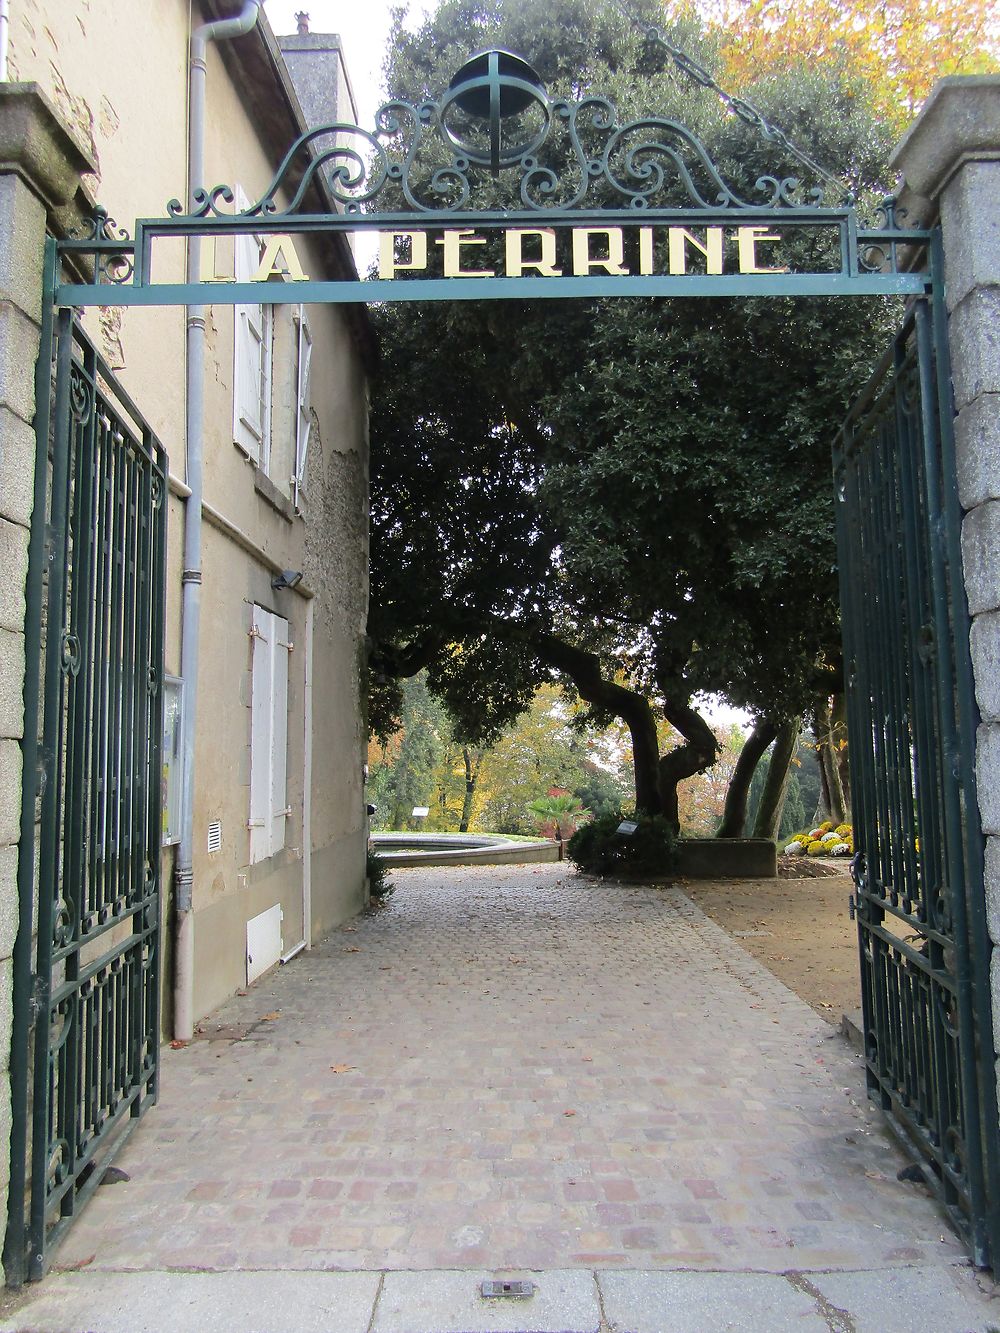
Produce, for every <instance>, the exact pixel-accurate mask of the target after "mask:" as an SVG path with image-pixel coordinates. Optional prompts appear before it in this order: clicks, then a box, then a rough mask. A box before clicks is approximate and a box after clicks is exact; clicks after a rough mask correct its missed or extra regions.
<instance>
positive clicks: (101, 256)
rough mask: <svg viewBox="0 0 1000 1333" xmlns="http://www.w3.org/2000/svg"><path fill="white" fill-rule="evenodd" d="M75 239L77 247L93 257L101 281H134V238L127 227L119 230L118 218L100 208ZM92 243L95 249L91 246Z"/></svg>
mask: <svg viewBox="0 0 1000 1333" xmlns="http://www.w3.org/2000/svg"><path fill="white" fill-rule="evenodd" d="M71 240H73V241H74V242H77V243H78V244H77V245H76V247H75V248H77V249H79V250H82V251H83V252H84V253H87V252H88V251H89V253H90V254H92V255H93V259H94V268H95V270H96V272H95V278H96V280H97V281H98V282H107V283H113V284H115V285H120V284H121V283H123V282H130V281H131V279H132V274H133V272H134V271H135V261H134V258H133V247H132V238H131V236H130V235H129V233H128V231H127V230H126V228H124V227H119V225H118V223H117V222H116V221H115V219H114V218H113V217H109V215H108V210H107V209H106V208H103V207H101V206H100V205H97V207H95V209H94V211H93V213H92V214H91V216H90V217H89V218H87V219H86V220H85V221H84V222H83V223H82V224H81V225H80V226H79V227H78V228H77V229H76V231H75V232H73V233H72V236H71ZM81 242H82V244H79V243H81ZM88 242H91V243H92V246H88V244H87V243H88ZM117 247H120V248H117Z"/></svg>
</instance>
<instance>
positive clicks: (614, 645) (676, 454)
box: [370, 0, 895, 809]
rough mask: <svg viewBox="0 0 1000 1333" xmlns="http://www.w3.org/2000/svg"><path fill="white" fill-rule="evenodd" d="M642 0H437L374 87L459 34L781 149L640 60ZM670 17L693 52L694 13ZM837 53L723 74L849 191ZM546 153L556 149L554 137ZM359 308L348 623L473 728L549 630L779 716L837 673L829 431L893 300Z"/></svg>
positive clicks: (430, 64) (750, 172) (860, 110)
mask: <svg viewBox="0 0 1000 1333" xmlns="http://www.w3.org/2000/svg"><path fill="white" fill-rule="evenodd" d="M663 19H664V15H663V10H662V8H661V7H660V6H659V5H658V4H656V3H654V2H653V0H632V2H631V3H627V4H624V5H621V4H612V3H610V2H609V0H607V2H606V0H592V2H590V3H584V0H556V3H550V2H549V0H545V2H544V3H543V2H542V0H507V2H506V3H500V2H499V0H494V2H493V3H487V4H471V3H463V2H462V0H446V2H445V3H443V4H441V5H440V6H439V8H438V10H437V11H436V12H435V13H434V14H433V15H431V16H430V17H429V18H428V19H427V20H426V22H425V23H424V24H423V25H422V27H421V28H420V29H419V31H418V32H416V33H405V32H404V31H402V29H401V28H400V29H399V30H398V31H397V32H396V34H395V40H394V45H393V47H392V50H391V53H390V55H389V58H388V60H387V66H386V74H387V80H388V87H389V91H390V92H391V93H392V94H393V95H394V96H401V97H404V98H405V99H406V100H408V101H410V102H414V103H416V102H419V101H420V100H421V99H422V98H424V97H437V96H439V95H440V94H441V92H442V90H443V89H444V88H445V87H446V86H447V84H448V81H449V79H450V77H451V75H452V74H453V73H454V71H455V69H456V68H457V67H458V66H459V65H460V64H461V63H462V62H463V61H464V60H465V58H466V57H467V56H468V55H469V54H470V53H471V52H472V51H473V50H477V49H482V48H484V47H487V46H490V45H494V44H498V45H501V46H505V47H508V48H511V49H513V50H516V51H518V52H520V53H521V54H523V55H524V56H525V57H526V58H527V59H528V60H529V61H531V62H532V63H533V64H534V65H535V66H536V68H537V69H538V70H539V73H540V74H541V75H542V77H543V79H544V80H545V82H546V84H547V86H548V87H549V89H550V91H558V92H562V93H565V94H566V95H568V96H579V95H580V94H581V93H584V92H595V93H602V94H607V95H608V96H609V97H610V98H611V99H612V101H614V102H615V103H616V105H617V107H618V110H619V113H620V115H621V116H622V117H624V118H628V117H631V116H634V115H639V114H642V113H644V112H655V113H657V114H661V115H665V116H667V117H672V118H674V119H676V120H679V121H681V122H683V123H685V124H687V125H688V126H689V127H690V128H691V129H692V130H693V131H694V132H695V133H697V134H698V135H700V136H701V137H702V139H703V140H704V142H705V143H706V145H707V147H708V149H709V151H710V153H711V154H712V156H713V157H714V158H715V160H716V161H717V163H718V164H719V167H720V170H721V171H722V174H723V175H724V176H726V177H727V178H728V179H729V180H730V181H731V182H732V184H733V185H734V187H735V188H737V189H740V190H741V191H742V192H743V193H745V194H752V192H753V188H754V182H755V180H756V178H757V177H758V176H762V175H766V174H771V173H773V172H775V171H779V172H784V171H787V170H790V169H792V167H793V164H792V163H790V162H788V161H785V160H782V159H781V154H780V152H778V153H777V156H776V149H775V146H774V145H773V144H768V143H765V142H763V141H762V140H761V139H760V138H759V137H757V136H755V135H754V133H753V132H752V131H751V130H749V129H748V127H747V126H746V125H745V124H744V123H743V122H742V121H740V119H739V118H738V117H734V116H731V115H727V114H725V113H724V112H723V110H722V109H721V107H720V105H719V103H718V101H717V100H716V99H715V98H714V97H713V95H712V94H711V93H709V92H706V91H704V90H701V89H697V88H695V87H694V86H692V85H690V84H689V83H686V82H684V81H682V80H680V79H678V78H677V77H675V76H674V75H672V74H671V73H670V72H669V71H667V70H666V69H664V68H663V67H662V65H661V64H657V62H656V61H655V60H654V61H651V60H650V56H649V53H648V51H647V50H646V49H645V48H644V46H643V42H642V34H643V32H644V30H645V27H646V26H648V24H649V23H650V22H653V23H662V22H663ZM671 35H672V37H673V38H674V39H675V40H676V41H678V42H679V44H680V45H682V46H684V47H685V49H687V50H689V51H690V53H691V54H692V55H693V56H694V57H695V58H696V59H698V60H701V61H704V62H705V63H706V64H708V66H709V67H711V66H712V62H713V43H712V41H711V39H710V38H709V37H708V36H707V35H706V34H704V33H702V32H700V31H699V30H698V27H697V24H696V22H695V21H694V20H693V19H692V20H690V21H688V22H687V23H686V24H685V25H684V26H683V28H682V29H681V30H676V31H672V33H671ZM842 75H843V71H838V70H837V69H835V68H826V67H824V68H823V69H820V68H801V67H797V68H790V69H789V70H788V71H787V72H786V73H783V74H782V75H781V76H780V77H772V78H769V79H768V80H766V81H764V82H762V83H760V84H758V85H757V86H755V87H753V88H749V89H739V90H735V91H739V92H743V93H746V94H747V95H749V96H750V97H751V98H752V99H756V100H757V101H758V102H759V104H760V106H761V108H762V110H764V111H765V112H766V113H767V114H769V115H771V116H773V117H774V119H775V120H776V121H777V122H778V123H779V124H781V125H783V126H784V127H786V128H787V129H788V131H789V132H790V133H791V134H792V135H793V137H794V138H795V139H796V140H797V141H798V142H799V143H800V144H801V145H802V147H803V148H805V150H806V151H808V152H810V153H812V154H813V155H814V156H816V157H817V159H818V160H820V161H822V162H825V163H827V164H828V165H830V166H832V167H833V168H834V169H835V170H839V171H840V172H841V173H842V174H843V175H845V176H846V177H848V178H849V179H850V182H851V184H852V185H853V186H854V187H855V189H856V190H857V191H858V192H859V193H860V194H861V195H871V194H873V193H879V192H880V191H881V182H882V181H884V180H885V179H887V177H886V168H885V162H886V156H887V149H888V134H887V132H886V128H885V126H883V125H881V124H880V123H878V121H877V120H876V119H875V118H874V117H873V115H872V113H871V111H870V109H869V104H868V101H867V99H866V98H864V97H862V96H860V95H859V90H858V88H857V87H856V86H854V85H853V84H851V83H850V82H847V81H845V80H844V78H843V77H842ZM544 153H545V155H546V158H545V160H546V161H547V162H549V163H550V164H552V165H554V166H556V167H558V166H559V165H560V163H561V162H562V161H564V160H565V144H562V145H561V144H560V141H559V139H558V135H557V136H556V137H555V138H554V139H553V141H552V142H551V143H550V144H547V145H546V147H545V150H544ZM560 154H562V155H563V157H562V158H561V157H560ZM510 189H511V182H510V180H509V179H507V178H506V177H503V176H502V177H501V179H500V180H499V181H493V180H492V179H491V178H490V177H489V176H488V175H486V174H485V173H483V174H482V175H480V176H479V177H478V178H477V185H476V192H475V194H474V197H473V200H472V206H474V207H491V208H498V207H505V206H507V205H508V204H510V203H511V202H513V201H512V199H511V198H510V197H509V194H510ZM593 202H595V203H597V202H601V200H599V199H597V200H594V201H593ZM806 243H807V242H806V241H805V240H803V244H806ZM810 243H811V242H810ZM373 317H374V319H375V320H376V323H377V324H378V326H379V330H380V334H381V338H382V346H383V353H384V360H383V368H382V373H381V375H380V377H379V380H378V382H377V384H376V385H375V393H374V402H373V413H372V423H371V439H372V581H371V590H372V616H371V626H370V633H371V637H372V640H373V643H374V645H375V657H376V659H380V660H381V664H382V667H383V674H386V675H388V676H392V675H394V674H398V673H399V672H400V671H403V670H404V669H410V667H412V666H413V663H414V662H416V664H417V666H427V667H428V672H429V676H428V679H429V683H430V687H431V689H432V690H433V692H434V693H435V694H436V695H437V696H438V697H439V698H441V699H443V700H444V701H445V703H446V704H447V706H448V708H449V709H450V710H451V711H452V712H453V713H454V714H455V715H456V716H457V717H458V718H459V719H460V723H461V730H462V733H463V735H468V736H469V737H470V739H473V740H483V739H486V740H488V739H489V738H490V737H491V736H495V735H496V734H497V731H498V729H500V728H502V727H503V726H504V725H505V724H506V723H507V722H509V721H510V719H511V718H513V717H514V716H515V715H516V714H517V713H518V711H520V710H521V709H523V708H524V707H525V704H526V702H527V700H528V699H529V698H530V695H531V690H532V688H533V687H534V685H536V684H537V683H538V682H540V681H543V680H551V679H558V680H559V681H560V682H562V681H565V679H566V677H567V675H569V674H571V673H568V672H567V671H566V669H565V668H564V667H561V666H555V667H554V666H553V661H554V659H553V658H552V656H551V654H550V655H549V656H548V657H546V656H544V655H543V653H542V652H541V645H542V642H543V636H546V635H551V636H557V637H559V638H560V639H561V640H563V641H565V642H567V643H569V644H571V645H573V647H574V648H577V649H581V650H584V651H586V652H587V653H592V654H596V655H597V658H598V659H599V665H600V668H601V670H602V671H603V673H604V676H605V678H607V679H611V678H614V679H616V680H618V681H619V682H621V684H622V685H624V686H625V687H627V688H628V689H630V690H633V691H638V692H641V693H642V694H643V695H644V696H645V697H647V698H648V699H650V700H651V701H652V702H653V704H654V706H655V705H658V704H661V703H662V701H663V700H664V699H665V698H668V697H669V698H670V699H671V700H672V701H673V702H674V703H675V704H680V705H684V704H686V703H687V701H688V700H689V699H690V698H691V697H692V695H694V694H695V693H697V692H699V691H703V692H716V693H719V694H722V695H724V696H725V697H727V698H728V699H729V700H730V701H731V702H733V703H735V704H738V705H741V706H744V707H747V708H748V709H750V710H751V711H753V712H755V713H758V714H765V715H767V716H769V717H772V718H774V719H775V720H776V721H780V720H781V719H782V718H783V717H786V716H794V715H796V714H797V713H801V712H803V711H805V710H806V708H807V707H808V706H809V705H810V704H811V702H812V701H813V699H814V697H815V693H816V689H817V668H818V667H824V668H828V669H829V670H830V674H831V675H834V676H835V675H836V671H837V668H838V658H839V626H838V621H837V616H836V612H835V610H832V609H831V608H835V606H836V602H837V594H836V568H835V549H834V537H833V488H832V484H831V478H830V441H831V439H832V437H833V434H834V432H835V430H836V428H837V426H838V424H839V422H840V421H841V419H842V417H843V415H844V412H845V410H846V408H847V406H848V405H849V403H850V400H851V398H852V397H853V396H854V395H855V394H856V392H857V391H858V389H859V388H860V387H861V385H862V384H863V382H864V380H865V378H866V376H867V373H868V368H869V367H870V366H871V365H872V364H873V363H874V362H875V361H876V360H877V357H878V354H879V350H880V348H881V346H882V344H883V342H884V337H885V332H886V328H887V326H888V323H889V322H890V321H891V320H892V319H893V318H895V309H894V307H893V306H892V304H891V303H888V302H879V301H858V300H854V301H847V300H818V299H813V300H807V301H796V302H792V301H788V300H782V299H775V298H771V299H767V300H763V299H755V300H711V299H698V300H690V299H677V300H670V301H665V300H647V299H629V300H619V301H604V302H600V301H584V300H577V301H566V302H563V301H555V300H546V301H537V302H514V301H506V302H483V303H480V302H475V301H462V302H456V303H454V304H446V303H442V304H439V305H434V304H432V305H419V306H418V305H412V306H408V305H402V304H400V305H396V306H392V305H389V306H386V307H383V308H381V309H376V310H375V311H374V316H373ZM456 645H460V650H456ZM401 664H402V665H401ZM413 669H416V668H415V667H413ZM833 687H834V684H833V683H832V684H831V688H833ZM585 697H590V696H585ZM674 713H675V714H676V709H675V710H674ZM618 715H620V714H618ZM668 716H670V714H669V713H668ZM684 734H685V735H686V736H687V735H688V733H687V732H685V733H684ZM649 808H655V802H652V803H650V805H649ZM663 808H664V809H667V808H668V805H667V803H666V801H665V800H664V806H663Z"/></svg>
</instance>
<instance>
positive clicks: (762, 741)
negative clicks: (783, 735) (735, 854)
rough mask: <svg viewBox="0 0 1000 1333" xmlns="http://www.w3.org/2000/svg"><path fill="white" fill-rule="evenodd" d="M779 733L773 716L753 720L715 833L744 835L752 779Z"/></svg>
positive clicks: (736, 836)
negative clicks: (761, 759) (720, 821)
mask: <svg viewBox="0 0 1000 1333" xmlns="http://www.w3.org/2000/svg"><path fill="white" fill-rule="evenodd" d="M777 734H778V728H777V727H776V726H775V725H774V723H773V722H772V721H771V720H770V718H766V717H762V718H759V719H758V720H757V721H756V722H755V723H754V729H753V731H752V732H751V733H750V735H749V736H748V737H747V738H746V741H745V742H744V745H743V749H742V750H741V751H740V757H739V758H738V759H737V761H736V767H735V768H734V769H733V776H732V777H731V778H730V779H729V787H728V789H727V791H726V804H725V806H724V807H723V810H722V823H721V824H720V825H719V831H718V833H717V834H716V837H719V838H742V837H744V835H745V833H746V826H747V802H748V801H749V799H750V783H751V782H752V781H753V775H754V773H756V771H757V765H758V764H759V763H760V758H761V755H762V754H763V753H764V751H765V750H766V749H767V747H768V746H769V745H770V744H771V742H772V741H773V740H774V738H775V736H777Z"/></svg>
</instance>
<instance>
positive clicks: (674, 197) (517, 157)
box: [167, 29, 852, 221]
mask: <svg viewBox="0 0 1000 1333" xmlns="http://www.w3.org/2000/svg"><path fill="white" fill-rule="evenodd" d="M647 41H648V42H649V43H650V44H651V45H652V46H655V47H656V48H658V49H660V50H663V51H665V52H666V53H667V54H668V55H669V56H670V58H671V60H672V62H673V64H674V66H675V68H676V69H677V70H678V71H680V72H681V73H682V74H684V75H685V76H686V77H688V78H689V79H691V80H693V81H694V82H695V83H696V84H698V85H700V86H702V87H704V88H709V89H711V90H713V91H714V92H715V93H716V95H717V96H718V97H719V98H720V99H721V100H722V102H723V103H724V105H725V106H726V108H727V109H728V110H729V111H730V112H731V113H732V114H733V115H734V116H736V117H737V118H738V119H739V120H741V121H742V122H743V123H744V124H746V125H748V126H749V127H751V128H752V129H754V130H756V131H757V133H758V134H759V136H760V137H761V138H762V139H763V140H764V141H765V142H767V143H768V144H772V145H774V146H776V147H777V148H779V149H780V150H782V152H784V153H786V154H787V155H789V156H790V157H791V158H793V159H794V160H795V161H796V162H797V163H799V165H800V166H801V167H803V168H804V169H805V171H806V172H807V173H808V174H809V176H810V177H811V178H812V179H813V180H815V181H816V182H817V183H816V184H815V185H813V186H812V187H807V186H806V185H805V184H804V183H803V181H802V180H801V179H800V178H799V177H798V176H791V175H788V176H786V175H780V174H777V173H775V174H774V175H762V176H759V177H758V178H757V179H756V180H755V182H754V184H753V187H752V189H750V190H748V191H746V192H745V193H740V192H739V191H738V190H737V189H735V188H734V187H733V186H732V185H731V184H730V183H729V182H727V181H726V180H725V179H724V177H723V175H722V173H721V172H720V170H719V168H718V166H717V165H716V164H715V163H714V162H713V161H712V158H711V156H710V154H709V153H708V150H707V149H706V148H705V146H704V144H703V143H702V142H701V140H700V139H699V138H698V137H697V136H696V135H695V134H693V133H692V131H691V130H689V129H688V128H687V127H686V126H684V125H681V124H679V123H678V122H676V121H673V120H669V119H666V118H663V117H658V116H644V117H641V118H639V119H637V120H631V121H625V122H622V121H621V120H620V119H619V116H618V112H617V110H616V108H615V107H614V106H613V104H612V103H611V102H610V101H608V100H607V98H604V97H597V96H586V97H583V98H581V99H579V100H578V101H575V102H570V101H568V100H566V99H564V98H552V97H550V95H549V94H548V92H547V91H546V89H545V87H544V85H543V84H542V82H541V80H540V79H539V78H538V76H537V75H536V74H535V72H534V71H533V70H532V69H531V67H530V65H528V64H527V63H526V62H525V61H523V60H521V58H520V57H518V56H515V55H513V54H512V53H511V52H506V51H485V52H481V53H480V54H479V55H477V56H474V57H473V58H472V59H471V60H469V61H468V62H467V63H466V65H464V66H463V68H462V69H461V70H460V71H459V72H458V74H456V76H455V78H454V79H453V80H452V83H451V85H450V87H449V88H448V90H447V91H446V92H445V94H444V95H443V96H442V97H441V98H440V99H438V101H436V102H423V103H420V104H419V105H412V104H410V103H408V102H404V101H390V102H386V103H385V104H384V105H383V106H382V107H380V108H379V110H378V112H377V113H376V116H375V126H374V129H372V130H366V129H362V128H361V127H360V126H358V125H351V124H347V123H342V122H334V123H331V124H328V125H321V126H316V127H315V128H313V129H310V130H309V131H308V132H307V133H305V134H303V135H301V136H300V137H299V138H298V139H297V140H296V141H295V143H294V144H293V145H292V146H291V148H290V149H289V151H288V152H287V153H286V154H285V157H284V159H283V161H282V162H281V164H280V166H279V167H278V170H277V171H276V173H275V175H274V178H273V180H272V181H271V183H270V185H269V186H268V188H267V189H266V190H265V192H264V194H263V195H261V197H260V198H259V199H258V200H257V201H256V202H255V203H253V204H251V205H250V206H249V207H248V208H246V209H243V210H240V211H236V209H235V192H234V191H233V189H232V188H231V187H230V186H229V185H225V184H223V185H216V186H214V187H212V188H211V189H206V188H199V189H197V190H195V191H194V193H193V195H192V201H191V205H190V207H188V205H187V204H185V203H183V202H182V201H181V200H179V199H173V200H171V201H170V203H169V204H168V205H167V213H168V215H169V216H170V217H171V218H175V219H182V220H184V221H196V220H200V219H210V218H213V217H218V218H229V217H233V216H236V217H239V218H247V219H250V218H269V219H273V218H280V217H285V216H289V217H292V216H295V215H297V214H300V213H305V212H308V209H307V207H306V201H307V199H308V196H309V193H310V190H311V189H312V187H313V186H314V185H315V184H316V183H317V181H322V182H323V184H324V186H325V188H326V191H327V194H328V195H329V197H331V198H332V199H333V201H334V202H335V204H336V205H338V206H339V207H340V208H342V209H343V210H344V211H345V212H346V213H348V214H352V213H360V212H362V211H364V210H365V209H367V208H368V207H369V206H371V205H373V204H374V203H375V202H376V200H378V199H379V198H380V197H381V196H382V195H384V194H388V195H394V196H396V198H398V196H399V195H402V199H403V200H405V204H406V205H407V206H408V207H409V209H411V210H412V211H414V212H417V213H440V214H447V213H452V212H459V211H461V210H463V209H465V208H466V207H467V206H468V204H469V201H470V199H471V196H472V179H471V173H472V172H473V171H474V169H476V168H484V167H485V168H488V169H489V170H491V171H492V173H493V174H494V175H499V174H500V172H501V171H508V170H509V171H510V172H511V173H513V174H514V176H515V189H516V194H517V195H519V197H520V200H521V203H522V204H523V205H524V207H525V208H527V209H529V210H533V211H535V212H538V213H541V214H544V213H545V212H547V211H556V210H565V209H567V208H576V207H580V206H583V205H584V204H585V203H591V204H592V205H595V206H600V207H622V206H623V204H624V205H625V206H627V207H629V208H634V209H637V210H642V209H646V208H650V207H654V206H656V205H662V206H665V207H678V206H683V207H694V208H699V209H705V210H708V209H713V210H717V209H719V208H727V209H728V208H732V209H734V210H739V209H749V208H754V209H760V208H782V207H787V208H795V209H801V208H809V207H818V206H820V205H821V204H822V202H823V199H824V196H825V194H827V192H829V191H831V190H833V191H835V192H836V195H837V202H838V204H844V203H850V202H852V196H851V194H850V191H849V190H848V188H847V186H846V185H844V183H843V182H842V181H839V180H838V179H837V177H836V176H834V175H833V174H832V173H831V172H829V171H827V170H826V169H825V168H824V167H822V166H821V165H820V164H819V163H818V162H816V161H815V160H814V159H813V158H811V157H810V156H809V155H808V154H807V153H805V152H803V151H802V150H801V149H800V148H798V147H797V146H796V145H795V144H794V143H793V142H792V141H791V140H790V139H789V137H788V136H787V135H786V134H785V133H784V131H783V130H781V129H780V128H779V127H778V126H777V125H775V124H774V123H773V122H772V121H770V120H768V119H767V117H766V116H765V115H764V114H763V113H762V112H761V111H759V110H758V109H757V108H756V107H755V106H753V104H752V103H750V102H747V101H746V100H745V99H742V98H737V97H734V96H732V95H731V94H729V93H727V92H726V91H725V90H724V89H722V88H721V87H720V86H719V84H718V83H717V82H716V81H715V79H714V78H713V76H712V75H711V74H710V73H709V72H708V71H707V70H706V69H704V68H703V67H702V66H701V65H699V64H698V63H697V62H696V61H694V60H692V59H691V58H690V57H689V56H687V55H685V53H684V52H683V51H681V50H680V49H679V48H678V47H675V46H673V45H672V44H671V43H670V42H669V41H667V39H666V38H665V37H663V36H662V35H661V34H660V33H659V32H658V31H656V30H655V29H654V30H650V32H648V33H647ZM456 113H458V114H460V115H461V116H464V117H465V121H464V122H462V123H461V124H456V123H455V121H456ZM477 119H478V120H479V121H482V122H488V129H487V128H484V127H483V126H480V127H479V132H478V135H477V133H476V126H475V122H476V121H477ZM508 121H509V122H510V125H509V127H508V126H507V122H508ZM505 128H509V131H510V132H509V136H508V137H505V136H504V133H503V131H504V129H505ZM559 131H562V133H563V135H564V136H565V143H564V144H561V145H560V146H559V148H560V151H553V152H552V154H551V160H549V161H546V160H545V159H544V156H543V154H544V152H545V150H546V149H547V148H552V147H553V142H554V140H555V138H556V137H557V133H558V132H559ZM442 157H444V158H445V159H446V160H444V161H442ZM283 199H284V200H287V202H286V203H283V202H282V200H283Z"/></svg>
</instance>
